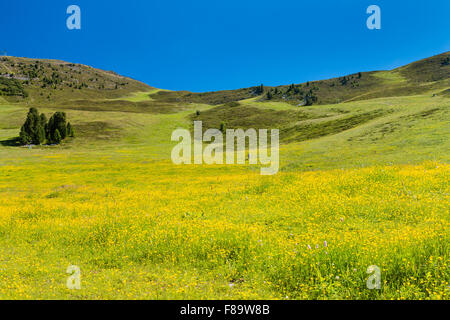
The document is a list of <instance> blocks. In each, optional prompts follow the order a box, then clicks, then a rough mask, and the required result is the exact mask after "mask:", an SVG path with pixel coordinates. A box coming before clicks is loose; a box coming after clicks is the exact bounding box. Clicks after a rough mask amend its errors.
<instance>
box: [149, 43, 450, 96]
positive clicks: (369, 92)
mask: <svg viewBox="0 0 450 320" xmlns="http://www.w3.org/2000/svg"><path fill="white" fill-rule="evenodd" d="M449 59H450V52H446V53H443V54H440V55H437V56H434V57H431V58H428V59H424V60H421V61H418V62H414V63H411V64H409V65H406V66H404V67H401V68H398V69H394V70H391V71H374V72H360V73H356V74H350V75H346V76H343V77H339V78H334V79H329V80H320V81H310V82H306V83H301V84H291V85H283V86H278V87H265V89H264V92H263V95H262V97H261V100H271V101H283V102H288V103H291V104H294V105H303V104H305V99H306V98H307V97H308V96H312V97H315V99H317V100H316V101H314V102H313V103H312V104H319V105H320V104H334V103H341V102H347V101H355V100H368V99H373V98H381V97H393V96H408V95H414V94H420V93H425V92H428V91H432V90H435V91H439V90H441V89H443V88H446V87H448V86H450V64H449V62H448V61H449ZM268 94H269V95H270V96H271V98H270V99H269V98H268V96H267V95H268ZM259 95H261V93H260V92H259V91H258V87H252V88H246V89H239V90H228V91H218V92H207V93H190V92H161V93H156V94H153V95H152V97H153V98H154V99H157V100H159V101H178V102H180V101H182V102H192V103H208V104H213V105H218V104H223V103H227V102H233V101H240V100H245V99H249V98H253V97H256V96H259Z"/></svg>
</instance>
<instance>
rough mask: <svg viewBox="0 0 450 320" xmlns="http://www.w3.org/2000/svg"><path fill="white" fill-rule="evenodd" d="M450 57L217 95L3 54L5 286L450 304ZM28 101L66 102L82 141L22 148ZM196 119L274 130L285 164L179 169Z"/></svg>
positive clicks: (83, 294) (53, 292)
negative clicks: (177, 135) (180, 142)
mask: <svg viewBox="0 0 450 320" xmlns="http://www.w3.org/2000/svg"><path fill="white" fill-rule="evenodd" d="M448 55H449V53H445V54H443V55H439V56H436V57H432V58H429V59H425V60H422V61H418V62H416V63H413V64H410V65H408V66H405V67H402V68H399V69H396V70H392V71H379V72H370V73H361V76H360V75H359V74H355V75H351V76H346V77H345V79H344V77H341V78H337V79H330V80H324V81H314V82H310V83H309V84H308V83H306V84H301V85H294V86H280V87H277V88H275V87H274V88H268V87H265V88H263V90H261V89H262V88H261V87H253V88H247V89H240V90H231V91H222V92H212V93H190V92H170V91H164V90H159V89H155V88H152V87H149V86H147V85H145V84H142V83H140V82H137V81H133V80H131V79H129V78H124V77H121V76H118V75H115V74H114V73H111V72H106V71H101V70H97V69H93V68H90V67H86V66H80V65H75V64H70V63H65V62H59V61H49V60H39V61H37V60H34V59H24V58H13V57H6V58H3V60H2V61H0V73H1V75H0V92H1V95H0V199H1V201H0V256H1V257H2V272H1V273H0V298H1V299H227V300H228V299H444V300H445V299H447V300H448V299H449V298H450V291H449V290H448V282H449V274H448V270H449V268H448V261H450V260H449V257H450V254H449V246H448V243H450V236H449V232H448V230H449V227H450V223H449V221H450V217H449V210H448V204H449V186H448V176H449V170H450V167H449V165H448V163H449V161H450V139H449V137H450V125H449V124H450V97H449V90H450V85H449V82H448V81H449V74H448V70H449V69H448V68H449V67H448V63H447V62H448V59H447V57H448ZM314 88H317V89H314ZM275 90H277V93H275ZM306 90H308V91H306ZM309 90H312V91H313V94H314V96H316V97H317V101H315V102H314V103H313V104H312V105H308V106H305V105H303V104H304V101H305V100H304V99H303V98H302V95H301V94H300V92H301V91H303V92H304V93H305V92H309ZM268 92H272V97H271V99H268V97H267V93H268ZM269 96H270V95H269ZM31 106H33V107H38V108H39V112H43V113H45V114H46V115H47V117H49V116H50V115H51V114H53V113H54V112H55V111H64V112H66V113H67V118H68V119H69V120H70V122H71V124H72V125H73V126H74V128H75V132H76V137H75V138H74V139H72V138H71V139H68V140H65V141H64V142H63V143H62V144H61V145H57V146H48V145H41V146H32V147H28V148H25V147H20V146H18V145H17V144H15V143H14V142H15V141H16V138H17V136H18V135H19V131H20V127H21V125H22V124H23V122H24V120H25V117H26V114H27V112H28V109H29V108H30V107H31ZM193 120H202V121H203V122H204V128H208V127H209V128H215V127H216V128H218V127H219V126H220V124H221V123H222V122H224V123H225V124H226V127H227V128H278V129H280V133H281V142H282V144H281V146H280V150H279V152H280V172H279V173H278V174H277V175H274V176H261V175H260V165H245V166H240V165H211V166H208V165H191V166H189V165H184V166H176V165H174V164H173V163H172V161H171V151H172V148H173V147H174V146H175V144H176V143H174V142H171V141H170V140H171V139H170V138H171V134H172V132H173V131H174V130H175V129H177V128H190V127H192V121H193ZM72 265H75V266H79V267H80V270H81V272H82V274H81V281H82V282H81V289H80V290H68V288H67V286H66V284H67V277H68V276H69V275H68V274H67V273H66V271H67V267H68V266H72ZM371 265H377V266H379V267H380V268H381V270H382V279H383V283H382V285H383V288H382V290H368V289H367V288H366V280H367V277H368V274H367V272H366V271H367V268H368V266H371Z"/></svg>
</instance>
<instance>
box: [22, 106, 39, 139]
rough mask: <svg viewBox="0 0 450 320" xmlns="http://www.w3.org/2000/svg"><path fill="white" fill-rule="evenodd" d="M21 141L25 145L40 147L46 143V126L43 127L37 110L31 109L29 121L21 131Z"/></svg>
mask: <svg viewBox="0 0 450 320" xmlns="http://www.w3.org/2000/svg"><path fill="white" fill-rule="evenodd" d="M20 141H21V142H22V143H23V144H30V143H33V144H36V145H40V144H42V143H44V141H45V130H44V126H42V125H41V119H40V117H39V112H38V111H37V109H36V108H30V110H29V111H28V114H27V119H26V120H25V123H24V124H23V126H22V128H21V130H20Z"/></svg>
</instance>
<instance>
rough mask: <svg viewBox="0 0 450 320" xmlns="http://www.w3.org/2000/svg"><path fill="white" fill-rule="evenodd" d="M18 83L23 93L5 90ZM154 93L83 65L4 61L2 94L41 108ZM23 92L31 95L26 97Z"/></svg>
mask: <svg viewBox="0 0 450 320" xmlns="http://www.w3.org/2000/svg"><path fill="white" fill-rule="evenodd" d="M5 82H6V83H5ZM17 83H19V84H20V88H21V90H19V89H15V90H13V89H11V90H9V91H4V90H2V88H4V87H11V88H14V86H17ZM151 89H152V88H151V87H149V86H148V85H146V84H144V83H141V82H139V81H136V80H133V79H130V78H127V77H123V76H120V75H118V74H116V73H114V72H112V71H103V70H100V69H95V68H92V67H89V66H85V65H81V64H75V63H68V62H64V61H58V60H45V59H28V58H17V57H0V94H1V95H3V96H6V97H7V100H8V101H11V102H22V103H32V104H33V105H37V106H39V105H49V104H50V105H55V104H59V103H61V102H67V101H70V100H77V99H105V98H117V97H122V96H126V95H128V94H130V93H133V92H139V91H149V90H151ZM12 90H13V91H12ZM10 91H12V92H10ZM23 91H25V92H26V93H27V94H26V97H24V94H23ZM2 92H3V93H2ZM24 98H26V99H24Z"/></svg>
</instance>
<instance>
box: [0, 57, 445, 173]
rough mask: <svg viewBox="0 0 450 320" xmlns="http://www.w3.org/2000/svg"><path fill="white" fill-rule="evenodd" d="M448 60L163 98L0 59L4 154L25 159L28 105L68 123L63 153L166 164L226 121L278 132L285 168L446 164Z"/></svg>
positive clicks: (78, 71)
mask: <svg viewBox="0 0 450 320" xmlns="http://www.w3.org/2000/svg"><path fill="white" fill-rule="evenodd" d="M449 56H450V53H448V52H447V53H444V54H441V55H438V56H435V57H431V58H429V59H424V60H421V61H418V62H415V63H412V64H409V65H407V66H404V67H401V68H398V69H395V70H392V71H377V72H368V73H361V74H354V75H350V76H346V77H345V79H346V82H345V81H344V77H342V78H336V79H329V80H322V81H312V82H310V83H305V84H299V85H293V86H292V85H289V86H280V87H273V88H270V87H265V88H263V89H262V88H261V87H259V86H255V87H251V88H246V89H245V88H244V89H240V90H228V91H218V92H210V93H190V92H187V91H179V92H171V91H164V90H159V89H155V88H152V87H149V86H147V85H145V84H143V83H140V82H138V81H135V80H132V79H130V78H126V77H122V76H118V75H116V74H115V73H113V72H107V71H102V70H98V69H94V68H91V67H87V66H82V65H76V64H71V63H67V62H62V61H55V60H34V59H25V58H13V57H4V58H2V60H1V61H0V92H1V93H2V94H1V96H0V144H1V145H3V146H4V148H3V149H2V148H0V154H2V152H8V153H9V155H12V154H14V153H17V155H19V154H22V155H23V152H20V151H19V150H15V151H13V150H14V149H11V146H12V145H14V143H13V142H14V141H16V140H15V139H16V138H17V136H18V133H19V129H20V126H21V125H22V123H23V121H24V117H25V115H26V111H27V109H28V108H29V107H30V106H34V107H38V108H39V110H40V111H43V112H45V113H46V114H47V115H48V116H50V115H51V114H52V113H53V112H55V111H56V110H64V111H65V112H66V113H67V114H68V117H69V119H70V120H71V123H72V124H73V125H74V127H75V130H76V132H77V136H78V138H77V139H75V140H74V141H72V142H68V143H65V144H64V145H63V146H61V148H63V149H64V150H66V152H85V151H86V152H92V153H93V154H97V153H102V152H106V153H108V152H109V150H112V149H124V150H126V153H131V154H136V153H137V152H142V153H143V154H151V155H153V157H155V158H158V159H161V158H162V159H169V158H170V150H171V147H172V146H173V144H172V143H171V142H170V135H171V132H172V131H173V130H174V129H176V128H178V127H185V128H190V127H191V128H192V121H193V120H202V121H203V122H204V126H203V127H204V128H219V127H220V124H221V123H222V122H223V123H225V124H226V127H227V128H229V129H231V128H245V129H247V128H256V129H259V128H278V129H280V133H281V143H282V144H283V145H284V147H283V148H282V150H281V153H282V154H281V155H280V156H281V157H282V161H283V163H282V166H284V169H289V168H295V169H299V168H319V167H336V166H354V165H359V164H361V163H380V162H382V163H385V162H390V161H398V162H399V163H404V162H416V161H421V160H424V159H428V158H429V157H430V156H432V157H434V158H436V159H438V160H439V159H440V160H448V158H449V154H448V151H446V150H449V149H450V148H449V145H448V142H447V140H448V139H447V137H448V136H449V127H448V121H449V115H448V113H449V104H450V102H449V100H448V92H449V88H450V83H449V81H450V76H449V69H450V66H449V64H448V58H449ZM49 79H50V80H49ZM308 88H310V89H308ZM306 90H312V91H313V93H314V95H316V96H317V102H316V103H314V104H313V105H310V106H304V105H303V104H304V100H302V99H301V95H302V93H301V92H306ZM268 92H272V93H273V94H272V99H271V100H268V99H267V93H268ZM275 92H278V93H277V94H275ZM296 92H297V93H296ZM339 101H340V103H337V102H339ZM105 142H108V143H106V144H105ZM330 146H332V150H333V152H330V151H331V149H330ZM102 150H103V151H102ZM138 150H139V151H138ZM124 152H125V151H124ZM283 154H284V155H285V156H284V159H283ZM336 155H339V157H338V159H334V158H333V157H334V156H336Z"/></svg>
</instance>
